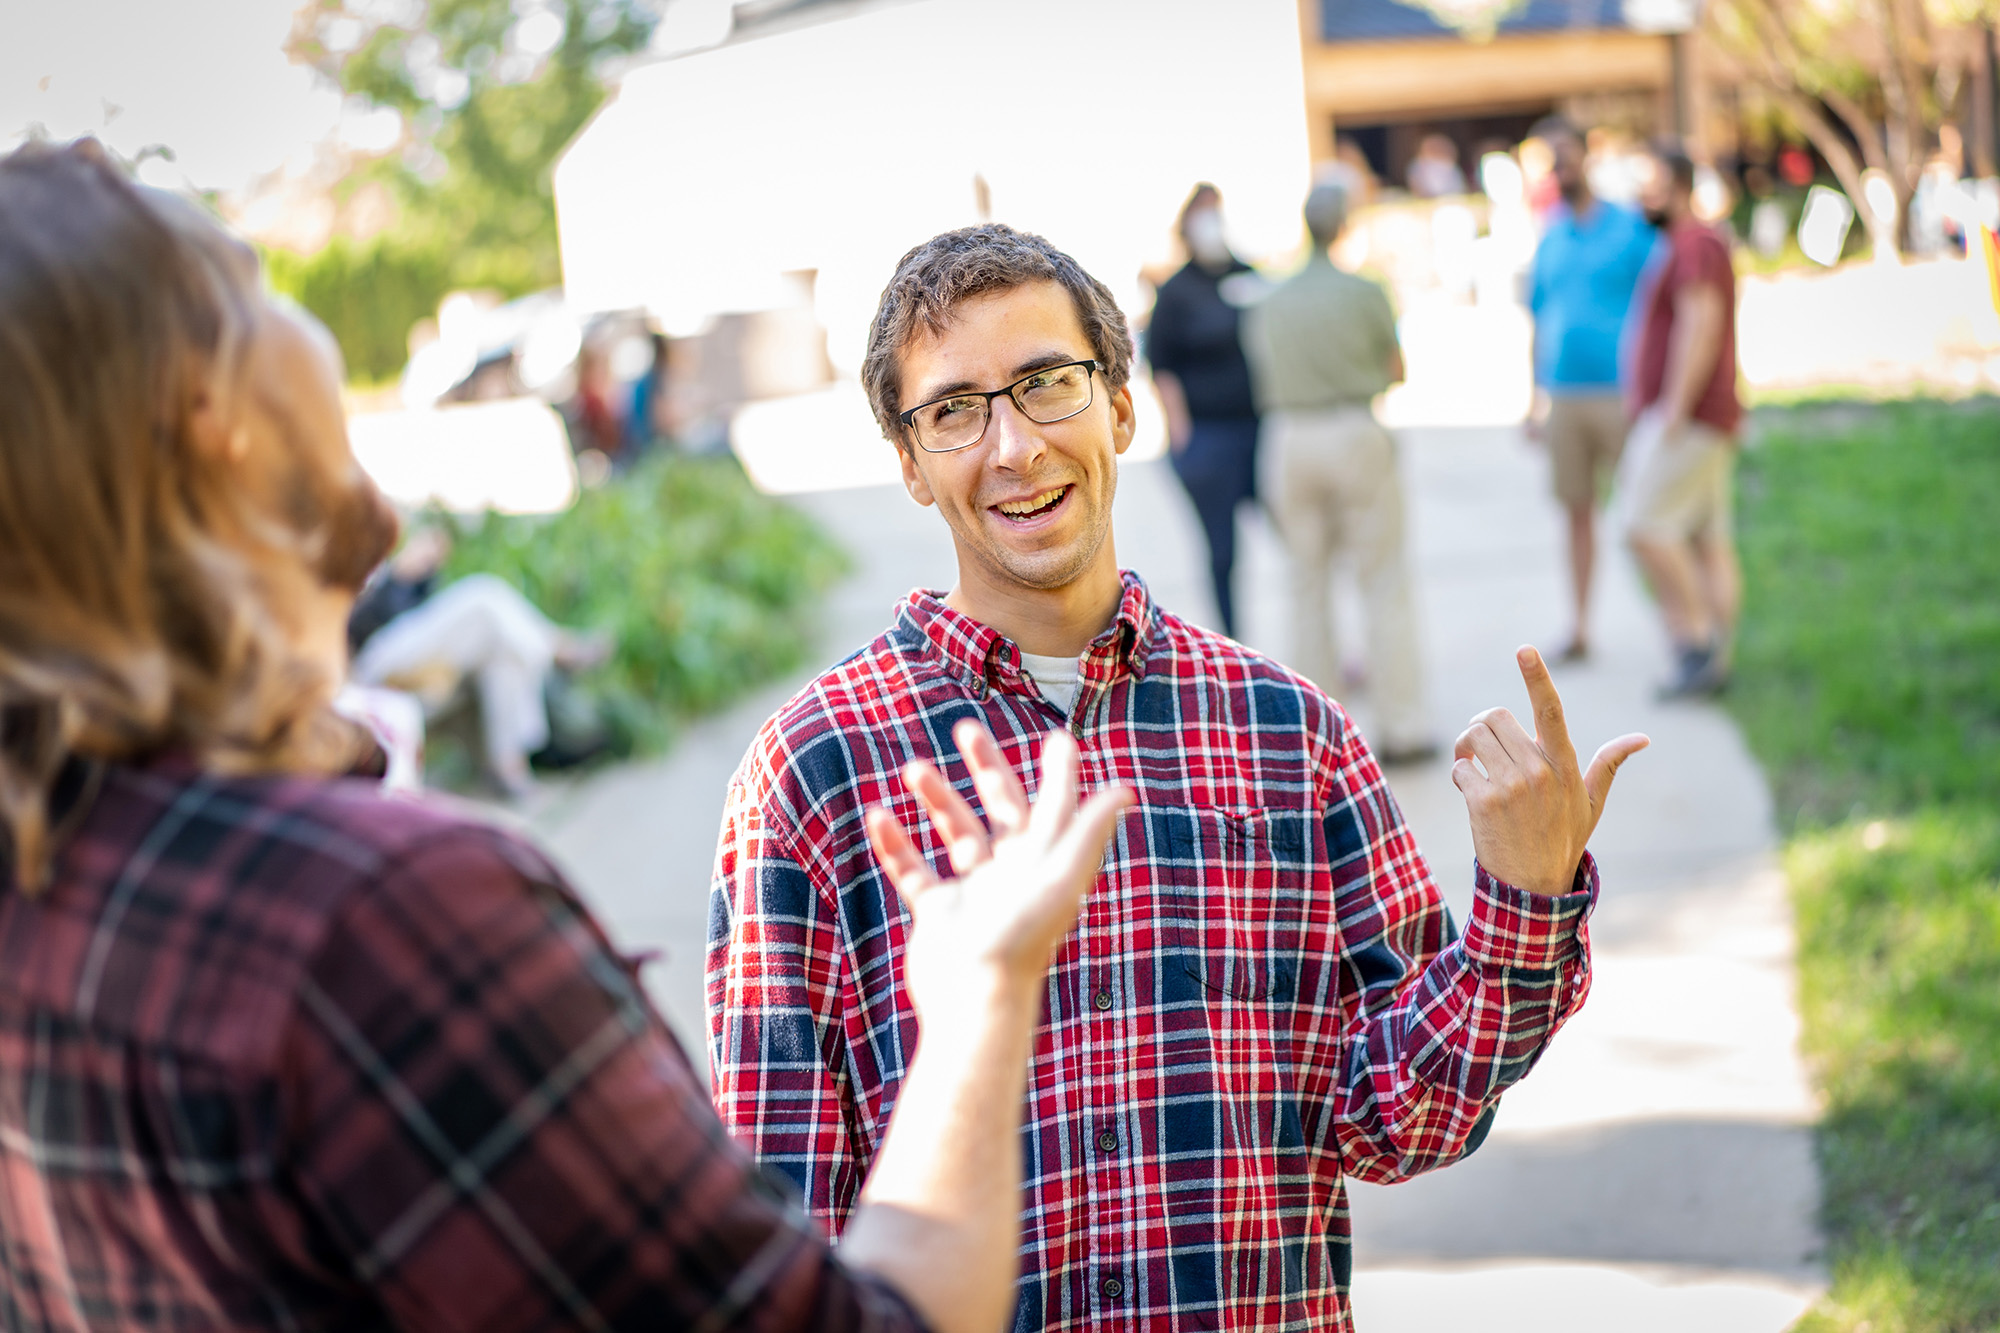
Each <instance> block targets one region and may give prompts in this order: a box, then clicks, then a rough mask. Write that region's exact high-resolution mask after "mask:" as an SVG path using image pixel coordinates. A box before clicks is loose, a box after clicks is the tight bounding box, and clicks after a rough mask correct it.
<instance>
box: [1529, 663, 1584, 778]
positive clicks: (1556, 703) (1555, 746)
mask: <svg viewBox="0 0 2000 1333" xmlns="http://www.w3.org/2000/svg"><path fill="white" fill-rule="evenodd" d="M1514 661H1515V662H1516V663H1517V664H1518V665H1519V666H1520V668H1521V680H1522V681H1523V682H1524V683H1525V684H1526V685H1527V687H1528V702H1529V703H1530V704H1532V705H1534V709H1535V740H1536V741H1537V742H1538V743H1539V744H1540V745H1541V747H1542V749H1543V750H1544V751H1545V752H1546V753H1547V754H1548V756H1549V758H1550V760H1551V761H1553V762H1554V763H1555V765H1556V767H1557V768H1558V769H1559V770H1561V771H1563V772H1565V773H1574V772H1575V771H1576V747H1575V746H1574V745H1572V744H1570V739H1569V723H1568V722H1567V721H1566V720H1564V718H1563V701H1562V696H1561V695H1559V694H1557V693H1556V683H1555V681H1553V680H1551V679H1550V678H1549V668H1548V666H1547V665H1546V664H1545V663H1544V662H1543V661H1542V655H1541V654H1540V653H1538V652H1536V651H1535V650H1534V649H1533V648H1532V647H1526V646H1524V647H1521V648H1518V649H1516V650H1515V652H1514Z"/></svg>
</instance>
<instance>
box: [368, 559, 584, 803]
mask: <svg viewBox="0 0 2000 1333" xmlns="http://www.w3.org/2000/svg"><path fill="white" fill-rule="evenodd" d="M557 642H558V631H557V630H556V627H555V626H554V625H553V624H551V623H550V622H549V619H548V617H547V616H544V615H543V614H542V613H541V612H540V611H537V610H536V609H535V608H534V607H533V606H532V605H531V604H530V603H529V601H528V599H527V598H525V597H523V596H522V595H521V594H520V593H519V592H517V591H515V589H514V586H513V585H512V584H510V583H508V582H506V581H505V580H503V579H499V578H496V577H494V576H493V575H491V574H471V575H467V576H466V577H465V578H462V579H460V580H459V581H458V582H456V583H453V584H449V585H447V586H446V587H444V588H441V589H439V590H438V592H437V593H436V594H435V595H434V596H432V597H431V598H430V599H429V600H427V601H425V602H423V603H421V604H420V605H418V606H416V607H413V608H412V609H410V610H408V611H405V612H404V613H403V614H402V615H400V616H397V617H396V618H395V619H394V620H392V621H390V622H389V623H388V624H386V625H384V626H383V627H382V628H381V629H379V630H377V631H376V632H375V635H374V637H372V638H370V639H369V640H368V642H367V643H365V644H363V645H362V646H361V653H360V655H359V656H358V657H356V658H355V659H354V667H353V670H352V672H351V673H350V674H351V675H352V677H353V679H354V680H355V682H356V683H358V684H361V685H376V686H389V687H391V688H400V689H409V690H412V691H413V692H417V693H422V692H423V691H424V684H425V682H426V681H427V680H428V679H430V678H432V677H434V676H436V675H437V674H438V673H440V672H442V674H443V675H444V677H445V678H446V680H447V681H448V683H447V685H446V687H445V691H444V692H445V694H446V695H447V696H448V695H449V693H450V690H451V688H452V686H453V685H455V684H456V682H457V681H458V679H459V678H460V677H463V676H471V677H472V678H473V681H474V683H475V684H476V685H477V686H478V689H479V718H480V722H481V724H482V725H483V726H484V727H485V729H486V758H487V762H488V763H490V764H492V765H493V766H494V767H495V768H497V769H500V770H501V771H503V772H504V771H506V769H507V767H508V766H509V765H510V764H519V763H521V762H522V761H525V760H526V759H527V757H528V756H529V755H531V754H533V753H534V752H535V751H537V750H539V749H541V748H542V747H543V746H544V745H547V744H548V742H549V713H548V706H547V705H546V704H545V703H544V702H543V700H542V687H543V685H544V684H545V683H546V682H547V680H548V674H549V670H550V668H551V667H552V666H553V665H554V664H555V659H556V645H557Z"/></svg>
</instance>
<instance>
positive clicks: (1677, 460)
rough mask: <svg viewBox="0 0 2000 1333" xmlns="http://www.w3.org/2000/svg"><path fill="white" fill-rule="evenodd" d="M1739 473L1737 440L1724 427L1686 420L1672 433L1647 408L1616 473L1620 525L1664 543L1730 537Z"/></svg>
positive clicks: (1632, 534)
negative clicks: (1734, 484) (1734, 485)
mask: <svg viewBox="0 0 2000 1333" xmlns="http://www.w3.org/2000/svg"><path fill="white" fill-rule="evenodd" d="M1735 473H1736V448H1735V444H1734V442H1733V441H1731V440H1730V438H1729V437H1728V436H1727V435H1724V434H1723V433H1722V432H1721V431H1719V430H1716V429H1715V428H1714V427H1713V426H1707V425H1704V424H1702V423H1701V422H1699V421H1688V422H1683V423H1682V424H1681V426H1680V428H1679V429H1677V430H1675V431H1674V432H1673V433H1671V434H1669V433H1668V432H1667V430H1666V423H1665V420H1664V419H1663V418H1662V417H1661V416H1660V414H1659V413H1658V412H1647V413H1644V414H1642V415H1641V416H1640V417H1639V419H1638V420H1637V421H1636V422H1634V423H1633V424H1632V434H1631V437H1630V438H1629V439H1628V440H1627V441H1626V444H1625V462H1624V465H1623V466H1622V467H1621V468H1620V469H1619V473H1618V499H1617V502H1616V504H1617V518H1618V520H1619V526H1620V527H1622V528H1623V529H1624V530H1625V533H1626V535H1627V536H1628V537H1638V538H1642V539H1645V540H1650V541H1655V542H1661V543H1672V542H1684V541H1695V540H1700V541H1716V542H1726V541H1728V540H1729V538H1730V531H1731V528H1732V524H1731V521H1730V512H1729V511H1730V509H1731V507H1732V504H1733V500H1732V496H1731V485H1730V483H1731V479H1732V478H1733V477H1734V476H1735Z"/></svg>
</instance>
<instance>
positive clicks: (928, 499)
mask: <svg viewBox="0 0 2000 1333" xmlns="http://www.w3.org/2000/svg"><path fill="white" fill-rule="evenodd" d="M895 448H896V461H897V462H898V463H899V464H901V465H902V468H903V489H904V490H906V491H908V492H909V493H910V498H911V499H912V500H915V501H916V502H917V503H918V504H920V505H922V506H923V507H924V508H926V509H928V508H930V507H931V506H932V505H934V504H936V503H937V497H936V496H935V495H932V494H931V484H930V483H929V482H928V481H925V480H924V474H923V473H922V472H921V471H920V470H919V469H918V468H917V460H916V457H915V455H913V454H912V453H911V452H910V451H909V450H908V449H906V448H904V447H903V446H902V445H900V444H899V445H897V446H895Z"/></svg>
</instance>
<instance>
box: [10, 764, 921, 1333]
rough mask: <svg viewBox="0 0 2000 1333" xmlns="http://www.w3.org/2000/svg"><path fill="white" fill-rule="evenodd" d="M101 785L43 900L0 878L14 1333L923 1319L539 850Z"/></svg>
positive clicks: (478, 835)
mask: <svg viewBox="0 0 2000 1333" xmlns="http://www.w3.org/2000/svg"><path fill="white" fill-rule="evenodd" d="M83 776H84V770H83V769H82V766H80V765H72V766H71V771H70V773H69V778H70V779H71V780H70V781H69V782H68V783H67V789H66V790H65V792H64V794H63V798H62V799H63V802H64V803H65V804H67V805H69V806H70V807H72V809H73V810H74V812H75V814H76V815H77V816H78V817H80V819H81V822H80V824H79V825H78V827H77V828H76V830H75V832H74V834H73V835H72V836H70V837H69V838H68V839H67V841H66V842H65V844H64V846H63V849H62V851H61V853H60V855H59V857H58V860H57V865H56V876H55V881H54V883H53V885H52V887H51V888H50V890H49V892H48V893H47V894H45V895H43V896H41V897H39V898H36V899H28V898H26V897H24V896H23V895H22V894H21V893H20V892H18V891H17V890H16V889H15V888H14V886H13V885H12V883H11V881H10V880H9V878H8V873H7V871H5V870H4V869H0V1329H8V1330H17V1331H22V1333H27V1331H35V1333H39V1331H40V1330H64V1331H65V1333H73V1331H80V1330H84V1329H92V1330H137V1329H162V1330H164V1329H196V1328H199V1329H241V1330H249V1329H273V1330H275V1329H288V1330H309V1329H328V1330H336V1329H337V1330H354V1329H386V1328H410V1329H480V1330H488V1331H491V1333H511V1331H513V1330H520V1331H522V1333H526V1331H527V1330H542V1329H547V1330H555V1329H562V1330H609V1329H634V1330H639V1329H643V1330H647V1333H653V1331H655V1330H659V1329H666V1328H673V1329H703V1330H721V1329H732V1328H741V1329H759V1330H762V1329H771V1330H775V1329H827V1330H832V1329H843V1330H846V1329H870V1330H878V1329H901V1328H914V1327H917V1326H918V1325H917V1324H916V1321H915V1318H914V1316H913V1315H912V1314H911V1313H910V1311H909V1309H908V1307H907V1306H906V1305H905V1304H904V1303H903V1302H902V1301H901V1300H900V1298H898V1297H897V1296H895V1295H894V1293H892V1292H891V1291H889V1290H888V1288H886V1287H884V1286H882V1285H881V1284H879V1283H877V1282H875V1281H873V1280H868V1279H860V1278H856V1277H855V1276H853V1275H851V1274H849V1273H848V1272H847V1271H846V1270H845V1269H843V1268H842V1267H841V1266H840V1265H839V1264H838V1263H837V1262H835V1261H834V1260H833V1259H832V1257H831V1255H830V1252H829V1251H828V1249H827V1246H826V1243H825V1240H824V1238H823V1237H821V1236H819V1235H818V1234H817V1233H818V1228H817V1227H815V1226H814V1225H813V1224H812V1223H811V1222H810V1221H809V1220H808V1219H807V1218H806V1217H805V1216H804V1214H803V1213H801V1212H799V1211H798V1210H797V1209H796V1208H788V1207H786V1206H785V1205H783V1204H782V1203H781V1202H780V1201H779V1198H780V1193H779V1191H777V1190H775V1189H773V1188H771V1187H770V1186H769V1185H767V1184H766V1182H765V1181H764V1179H763V1178H762V1176H761V1175H760V1173H759V1172H758V1170H757V1169H756V1167H755V1165H754V1164H753V1163H752V1162H751V1161H750V1159H749V1157H748V1156H747V1154H745V1153H744V1152H743V1151H742V1149H740V1148H738V1147H736V1146H735V1145H734V1144H733V1143H731V1141H730V1139H729V1137H728V1135H727V1134H726V1133H724V1131H723V1129H722V1126H721V1125H719V1124H718V1123H717V1122H716V1119H715V1116H714V1115H713V1113H712V1112H711V1111H710V1109H709V1107H708V1104H707V1100H706V1097H705V1096H704V1094H703V1090H702V1088H701V1086H700V1083H699V1081H698V1080H697V1079H696V1077H695V1074H694V1071H693V1069H691V1068H690V1067H689V1065H688V1063H687V1061H686V1059H685V1057H684V1056H683V1055H682V1053H681V1051H680V1049H679V1047H678V1046H676V1045H675V1044H674V1041H673V1039H672V1038H671V1037H670V1036H669V1035H668V1034H667V1031H666V1028H665V1027H664V1025H663V1024H662V1023H661V1022H660V1020H659V1019H658V1018H657V1017H656V1016H655V1014H654V1012H653V1010H652V1008H651V1007H650V1006H649V1005H648V1003H647V1001H646V999H645V998H644V995H643V994H642V992H641V990H640V988H639V987H638V985H637V984H636V983H635V982H634V981H633V979H632V977H631V976H630V974H629V969H628V968H627V967H626V965H625V964H624V962H623V960H622V959H620V958H619V957H618V955H616V954H615V953H613V952H612V950H611V948H610V947H609V945H608V944H607V943H606V942H605V939H604V936H603V935H602V934H601V933H600V932H599V930H598V928H597V926H596V925H595V924H594V923H593V922H592V920H591V918H590V915H589V913H588V912H586V911H585V910H584V909H583V907H582V906H581V905H580V904H579V903H578V902H577V900H576V899H575V897H573V896H572V894H571V893H570V891H569V889H568V888H566V887H565V886H564V884H563V882H562V880H561V879H560V877H559V876H557V874H556V873H555V872H554V871H553V870H552V869H550V867H549V865H548V863H547V862H546V861H544V860H543V859H542V858H541V856H539V855H538V854H536V853H535V852H534V851H532V850H530V849H529V848H528V847H526V846H525V845H523V844H522V843H520V842H519V841H517V840H516V839H514V838H512V837H511V836H509V835H507V834H504V833H501V832H498V831H496V830H494V829H491V828H488V827H485V826H483V825H479V824H474V823H470V822H468V821H466V820H464V819H461V818H457V817H454V816H451V815H448V814H445V813H443V812H441V811H439V810H438V809H435V808H432V807H428V806H425V805H422V804H417V803H414V802H391V801H387V800H384V799H383V798H381V797H380V796H378V795H377V794H376V793H375V792H374V790H373V789H372V787H371V786H366V785H364V784H362V783H358V782H338V783H329V782H315V781H304V780H284V779H223V778H217V777H213V776H206V775H203V774H201V773H199V772H197V771H195V770H194V769H193V768H192V767H191V766H187V765H179V764H174V763H171V762H169V763H162V764H155V765H150V766H147V767H143V768H126V767H112V768H108V769H100V770H96V777H100V778H101V788H100V789H99V790H97V791H96V792H95V794H94V799H90V797H91V793H89V792H87V791H83V790H79V788H80V786H81V783H80V781H79V779H81V778H82V777H83ZM86 802H87V804H86ZM3 850H4V846H0V851H3ZM0 864H4V861H0Z"/></svg>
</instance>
